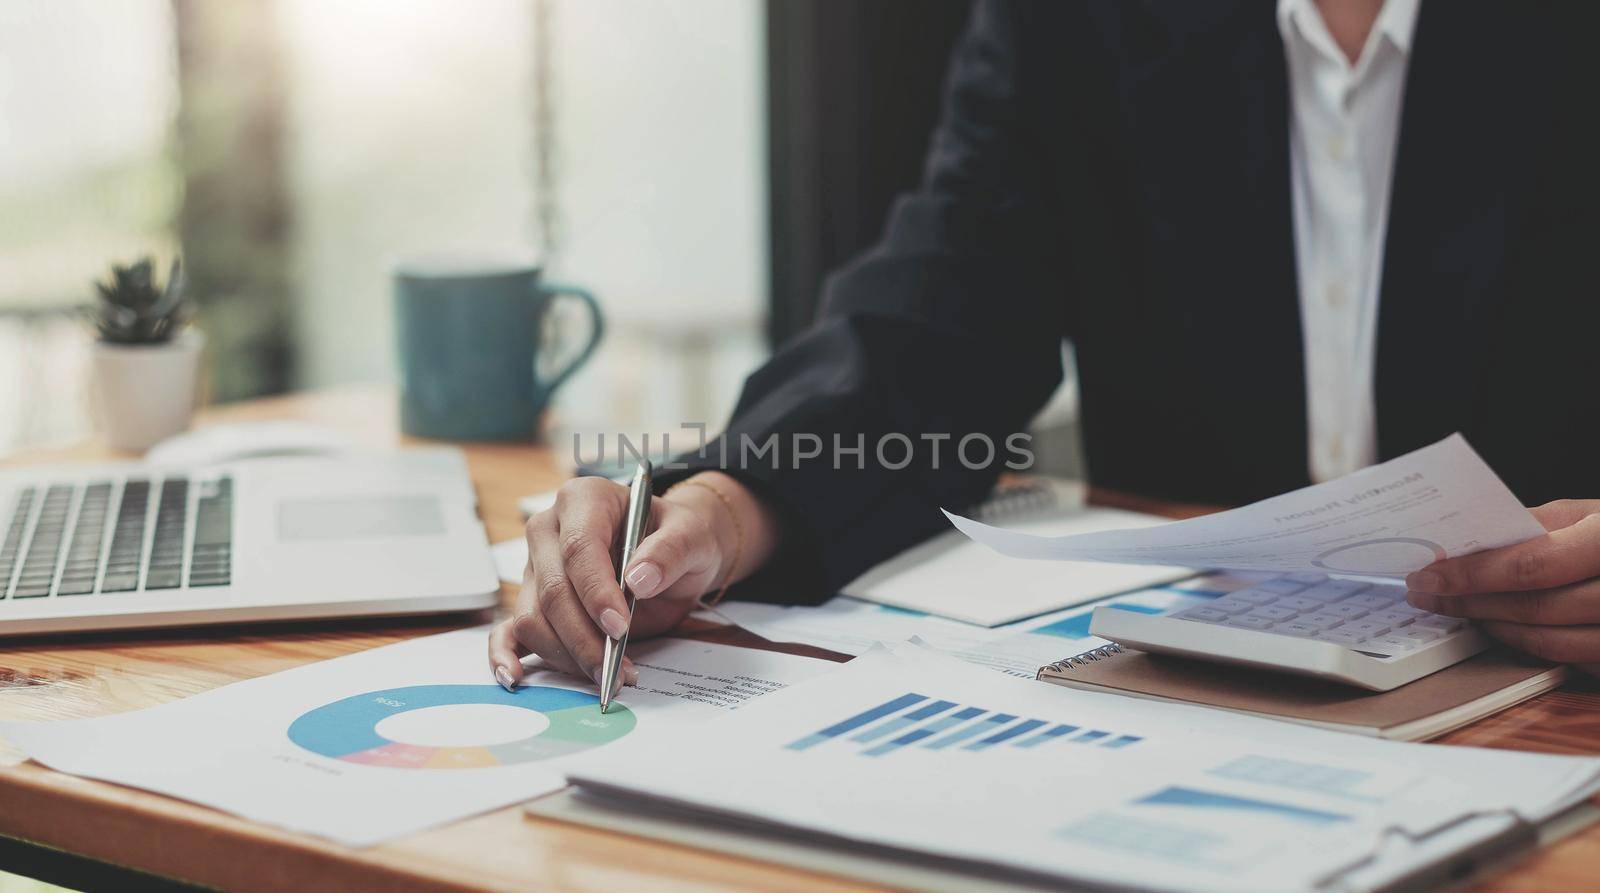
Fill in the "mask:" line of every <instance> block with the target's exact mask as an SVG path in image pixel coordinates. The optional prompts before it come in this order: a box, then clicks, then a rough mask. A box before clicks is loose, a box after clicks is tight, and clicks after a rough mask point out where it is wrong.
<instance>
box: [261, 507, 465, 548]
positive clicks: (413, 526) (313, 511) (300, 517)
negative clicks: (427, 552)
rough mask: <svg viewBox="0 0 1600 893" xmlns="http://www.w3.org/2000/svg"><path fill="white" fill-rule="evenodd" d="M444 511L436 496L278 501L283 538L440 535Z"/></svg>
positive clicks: (283, 539)
mask: <svg viewBox="0 0 1600 893" xmlns="http://www.w3.org/2000/svg"><path fill="white" fill-rule="evenodd" d="M444 531H445V527H444V515H443V513H441V512H440V510H439V500H438V498H437V497H434V496H352V497H345V498H339V499H290V500H284V501H283V502H281V503H279V504H278V539H280V540H282V541H283V542H288V543H294V542H317V541H325V540H350V539H382V538H384V537H395V536H437V535H439V534H442V533H444Z"/></svg>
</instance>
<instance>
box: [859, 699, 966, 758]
mask: <svg viewBox="0 0 1600 893" xmlns="http://www.w3.org/2000/svg"><path fill="white" fill-rule="evenodd" d="M983 713H984V710H983V708H982V707H965V708H962V709H961V710H958V711H956V712H955V713H952V714H950V715H949V716H946V717H944V718H942V719H940V720H939V721H938V722H930V723H928V724H927V725H925V726H923V727H922V728H920V729H912V730H911V731H909V732H907V733H905V734H904V735H901V736H900V737H898V738H896V739H894V740H892V741H886V742H884V743H883V744H880V745H878V746H877V747H874V748H872V749H870V750H868V751H867V752H866V755H867V756H869V757H881V756H883V755H884V754H886V753H890V752H891V751H895V750H899V749H900V748H902V747H905V746H906V745H908V744H916V743H917V742H918V741H921V740H922V739H924V738H932V737H933V736H934V735H937V734H939V733H940V732H943V731H944V730H945V729H949V728H952V727H954V726H958V725H960V724H962V723H964V722H966V721H967V720H969V719H972V718H973V717H977V716H982V715H983Z"/></svg>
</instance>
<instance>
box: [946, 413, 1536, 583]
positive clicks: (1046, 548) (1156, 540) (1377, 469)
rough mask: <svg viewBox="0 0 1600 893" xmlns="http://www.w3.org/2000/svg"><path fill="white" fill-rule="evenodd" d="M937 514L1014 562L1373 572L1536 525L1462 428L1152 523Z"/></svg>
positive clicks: (1395, 571) (1531, 533)
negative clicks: (1350, 470) (1049, 529)
mask: <svg viewBox="0 0 1600 893" xmlns="http://www.w3.org/2000/svg"><path fill="white" fill-rule="evenodd" d="M945 514H946V515H947V516H948V517H949V518H950V521H951V523H953V524H955V526H956V527H957V528H959V529H960V530H961V531H962V532H963V533H965V534H966V535H967V536H970V537H972V538H973V539H974V540H977V541H978V542H980V543H983V544H984V545H987V546H989V547H990V548H992V549H994V550H995V551H997V552H1000V553H1001V554H1004V555H1010V556H1012V557H1014V558H1044V559H1053V560H1058V561H1061V560H1072V561H1077V560H1085V559H1087V560H1093V561H1113V562H1118V563H1121V564H1175V565H1185V566H1188V567H1212V568H1228V569H1231V570H1260V571H1282V572H1294V571H1308V572H1312V573H1322V574H1351V575H1361V576H1379V577H1399V576H1404V575H1406V574H1408V573H1410V572H1412V571H1415V570H1419V569H1421V568H1423V567H1426V566H1428V565H1429V564H1432V563H1433V562H1435V561H1438V560H1440V559H1443V558H1454V557H1457V556H1460V555H1466V554H1468V553H1471V552H1478V551H1482V550H1484V549H1496V548H1499V547H1501V546H1509V545H1512V544H1514V543H1520V542H1523V541H1524V540H1529V539H1532V538H1534V537H1536V536H1540V535H1542V534H1543V533H1544V532H1545V530H1544V527H1543V526H1542V525H1541V524H1540V523H1539V522H1538V521H1537V520H1535V519H1534V517H1533V515H1531V514H1529V513H1528V510H1527V509H1526V508H1524V507H1523V505H1522V504H1521V503H1520V502H1518V501H1517V498H1516V496H1514V495H1513V494H1512V493H1511V491H1510V489H1508V488H1507V487H1506V485H1505V484H1504V483H1503V482H1502V481H1501V480H1500V478H1499V477H1498V476H1497V475H1496V474H1495V473H1494V471H1493V470H1492V469H1490V468H1489V466H1488V465H1487V464H1485V463H1484V461H1483V459H1482V458H1480V457H1479V456H1478V454H1477V453H1476V452H1474V451H1473V449H1472V447H1470V446H1468V445H1467V442H1466V440H1465V439H1464V438H1463V437H1462V436H1461V435H1460V434H1453V435H1451V436H1450V437H1448V438H1446V439H1444V440H1441V441H1439V442H1438V443H1436V444H1433V445H1432V446H1428V447H1423V448H1422V449H1420V450H1417V451H1415V452H1412V453H1407V454H1406V455H1404V456H1400V457H1398V458H1395V459H1391V460H1389V461H1388V462H1384V463H1382V464H1380V465H1374V466H1372V467H1370V468H1365V469H1362V470H1361V471H1357V472H1355V473H1354V474H1349V475H1346V476H1344V477H1342V478H1339V479H1338V480H1335V481H1328V482H1326V483H1322V484H1316V485H1314V486H1310V487H1306V488H1304V489H1301V490H1296V491H1294V492H1292V493H1285V494H1283V495H1282V496H1274V497H1272V498H1271V499H1264V500H1262V501H1260V502H1257V503H1254V504H1252V505H1248V506H1245V507H1244V508H1239V509H1234V510H1232V511H1228V512H1219V513H1218V514H1215V515H1206V516H1204V517H1200V518H1194V519H1191V520H1188V521H1173V522H1171V523H1168V524H1162V525H1160V526H1157V527H1146V528H1139V529H1135V530H1116V531H1106V532H1103V533H1086V534H1080V535H1077V536H1064V537H1044V536H1029V535H1027V534H1023V533H1018V532H1015V531H1009V530H1001V529H999V528H997V527H991V526H989V525H987V524H982V523H980V522H977V521H973V520H971V519H969V518H963V517H961V516H959V515H953V514H951V513H949V512H946V513H945Z"/></svg>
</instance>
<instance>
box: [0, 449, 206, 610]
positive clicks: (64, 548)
mask: <svg viewBox="0 0 1600 893" xmlns="http://www.w3.org/2000/svg"><path fill="white" fill-rule="evenodd" d="M152 505H153V506H154V513H153V515H152V511H151V508H152ZM7 510H9V517H7V516H5V515H0V525H3V529H4V530H5V535H4V536H5V538H4V540H0V600H22V599H37V598H51V597H60V598H67V597H77V596H86V595H95V594H104V595H109V594H115V593H120V592H140V591H144V592H153V591H159V590H166V589H181V588H184V587H186V586H187V587H188V588H197V587H214V586H227V585H229V583H231V582H232V578H233V479H232V478H231V477H228V476H226V475H224V476H221V477H215V478H206V479H202V480H191V479H190V478H189V477H185V476H178V475H175V476H171V477H166V478H128V479H126V480H120V481H112V480H105V481H89V482H85V483H77V484H52V485H49V486H44V487H24V488H23V489H22V490H21V492H20V493H19V494H18V495H17V497H16V499H15V501H14V503H13V504H12V505H11V506H9V507H0V511H7Z"/></svg>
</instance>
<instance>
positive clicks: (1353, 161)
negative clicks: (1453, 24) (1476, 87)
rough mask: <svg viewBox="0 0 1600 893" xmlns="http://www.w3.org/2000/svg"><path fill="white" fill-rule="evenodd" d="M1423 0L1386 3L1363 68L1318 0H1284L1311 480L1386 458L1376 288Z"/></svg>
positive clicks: (1281, 21) (1281, 12)
mask: <svg viewBox="0 0 1600 893" xmlns="http://www.w3.org/2000/svg"><path fill="white" fill-rule="evenodd" d="M1420 4H1421V0H1387V2H1386V3H1385V4H1384V7H1383V10H1382V11H1381V12H1380V13H1379V14H1378V19H1377V21H1376V22H1375V23H1374V24H1373V27H1372V31H1371V33H1370V34H1369V35H1368V36H1367V42H1366V45H1365V46H1364V47H1363V48H1362V50H1361V54H1360V57H1359V58H1358V59H1357V61H1356V63H1355V64H1354V65H1351V64H1350V60H1349V59H1348V58H1347V57H1346V56H1345V55H1344V52H1343V51H1342V50H1340V49H1339V46H1338V44H1337V43H1335V42H1334V40H1333V37H1332V36H1331V35H1330V34H1329V32H1328V28H1327V26H1326V24H1324V22H1323V20H1322V14H1321V13H1320V12H1319V11H1318V10H1317V6H1316V3H1315V2H1314V0H1278V31H1279V33H1280V34H1281V35H1282V37H1283V46H1284V51H1285V53H1286V55H1287V57H1288V63H1289V105H1290V109H1291V112H1290V123H1289V149H1290V178H1291V180H1292V194H1293V201H1294V241H1295V261H1296V266H1297V267H1298V273H1299V285H1300V319H1301V327H1302V331H1303V333H1304V339H1305V357H1306V406H1307V413H1306V414H1307V425H1308V433H1309V435H1310V437H1309V445H1310V450H1309V454H1310V455H1309V457H1308V459H1309V462H1310V471H1311V478H1312V480H1315V481H1325V480H1328V479H1330V478H1335V477H1338V476H1340V475H1343V474H1348V473H1349V472H1351V471H1355V470H1356V469H1358V468H1363V467H1365V466H1367V465H1371V464H1373V463H1374V462H1376V461H1377V458H1378V430H1377V419H1376V408H1375V406H1374V396H1373V368H1374V364H1375V360H1376V352H1377V351H1376V347H1377V338H1376V334H1377V324H1378V290H1379V285H1380V279H1381V277H1382V271H1383V245H1384V236H1385V233H1386V232H1387V230H1388V217H1389V184H1390V181H1391V180H1392V179H1393V173H1394V157H1395V146H1396V143H1397V142H1398V141H1399V136H1400V106H1401V100H1402V98H1403V97H1404V94H1405V82H1406V63H1407V61H1408V56H1409V53H1410V50H1411V37H1412V32H1413V31H1414V29H1415V26H1416V20H1417V8H1418V6H1419V5H1420Z"/></svg>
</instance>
